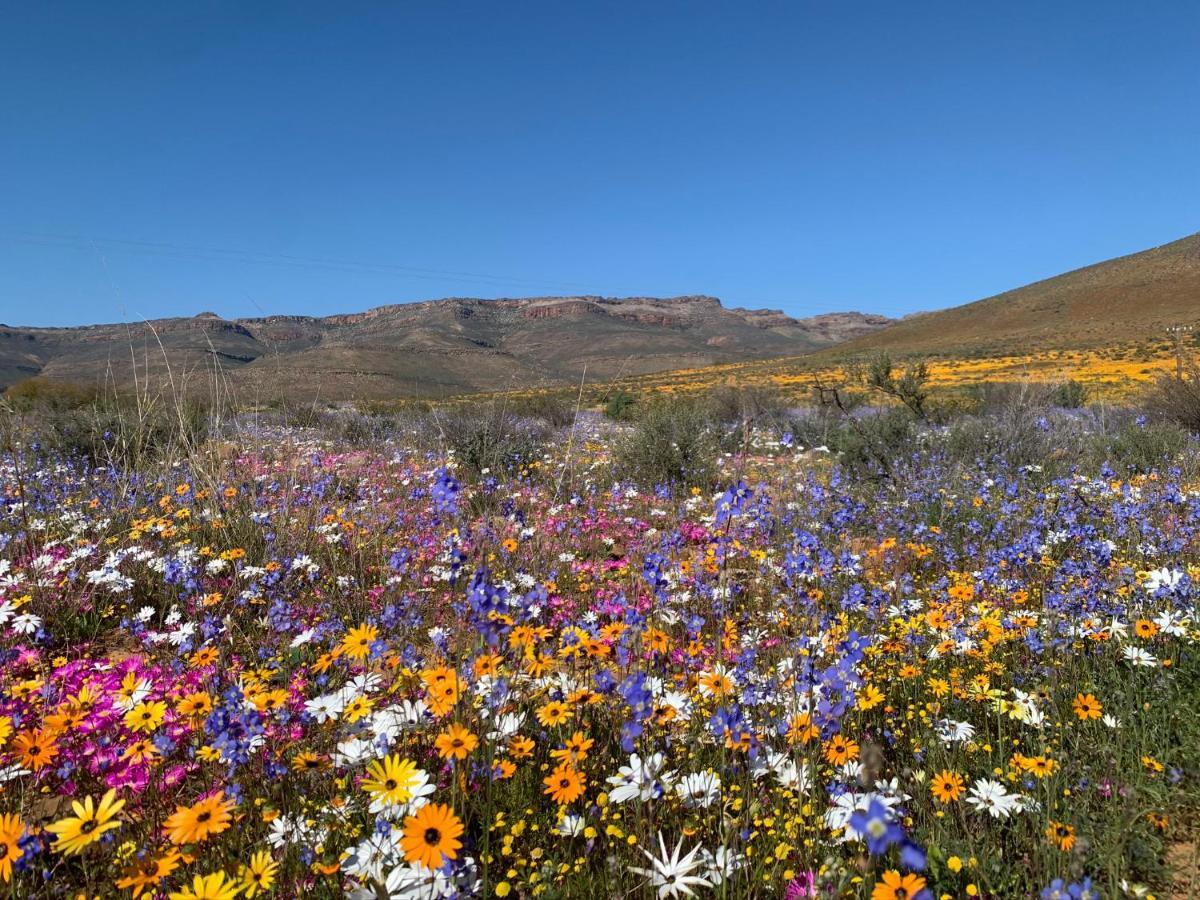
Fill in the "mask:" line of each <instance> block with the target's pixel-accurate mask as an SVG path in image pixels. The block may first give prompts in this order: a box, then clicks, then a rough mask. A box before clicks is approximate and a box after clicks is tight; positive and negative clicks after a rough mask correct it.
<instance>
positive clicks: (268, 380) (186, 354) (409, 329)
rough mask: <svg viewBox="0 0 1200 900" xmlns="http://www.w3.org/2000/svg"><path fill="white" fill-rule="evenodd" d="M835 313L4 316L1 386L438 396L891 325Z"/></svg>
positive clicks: (786, 351)
mask: <svg viewBox="0 0 1200 900" xmlns="http://www.w3.org/2000/svg"><path fill="white" fill-rule="evenodd" d="M890 321H891V320H889V319H886V318H884V317H883V316H871V315H864V314H860V313H833V314H829V315H823V316H815V317H813V318H809V319H793V318H791V317H789V316H786V315H784V314H783V313H781V312H778V311H773V310H744V309H726V308H725V307H723V306H722V305H721V302H720V301H719V300H717V299H716V298H714V297H705V296H692V297H675V298H670V299H657V298H650V297H633V298H625V299H610V298H603V297H537V298H527V299H511V300H510V299H505V300H478V299H471V298H450V299H446V300H433V301H427V302H422V303H409V304H397V305H392V306H383V307H379V308H377V309H372V310H369V311H367V312H362V313H352V314H346V315H334V316H326V317H321V318H316V317H308V316H270V317H266V318H252V319H237V320H225V319H222V318H220V317H218V316H216V315H214V314H212V313H202V314H200V315H198V316H195V317H191V318H173V319H160V320H155V321H150V322H141V323H130V324H114V325H88V326H82V327H77V328H21V327H15V326H7V325H0V386H3V387H7V386H9V385H11V384H14V383H16V382H17V381H20V380H22V379H24V378H29V377H33V376H43V377H47V378H54V379H61V380H69V381H74V382H84V383H86V382H92V381H97V380H110V381H113V382H116V383H122V384H127V383H131V382H132V381H133V379H134V376H135V373H136V374H137V376H138V377H142V376H144V375H149V376H150V377H151V378H152V379H160V378H164V377H165V376H166V375H167V372H168V369H169V370H170V374H171V377H172V378H173V379H174V380H175V381H176V383H182V382H187V383H189V384H192V385H203V384H204V383H205V382H206V381H207V380H209V379H210V378H211V377H213V374H214V373H219V374H220V377H221V378H223V379H227V380H228V382H229V383H230V384H231V385H232V387H233V388H234V389H235V390H236V391H238V392H239V393H240V394H241V395H242V396H243V397H245V398H247V399H250V398H253V397H256V396H260V397H264V398H265V397H272V398H273V397H276V396H280V395H283V396H289V397H294V398H304V399H311V398H320V399H322V400H339V399H372V398H390V397H406V396H407V397H440V396H448V395H452V394H461V393H469V392H475V391H488V390H500V389H517V388H527V387H549V386H557V385H564V384H570V383H574V382H578V381H579V379H580V378H581V377H582V376H583V374H584V372H585V369H586V373H587V378H588V380H589V381H594V380H601V379H611V378H618V377H622V376H627V375H640V374H647V373H653V372H661V371H667V370H671V369H680V368H687V367H696V366H705V365H712V364H718V363H728V362H737V361H743V360H752V359H764V358H769V357H777V356H792V355H796V354H803V353H808V352H812V351H814V350H818V349H821V348H823V347H827V346H830V345H832V344H834V343H838V342H840V341H844V340H848V339H850V338H854V337H858V336H860V335H862V334H865V333H868V332H870V331H873V330H875V329H878V328H880V327H883V326H885V325H887V324H889V323H890Z"/></svg>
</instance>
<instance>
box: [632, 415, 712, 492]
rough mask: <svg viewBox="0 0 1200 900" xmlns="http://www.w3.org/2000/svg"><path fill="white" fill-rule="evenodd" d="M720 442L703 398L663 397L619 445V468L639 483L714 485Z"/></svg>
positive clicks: (639, 419)
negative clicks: (665, 398)
mask: <svg viewBox="0 0 1200 900" xmlns="http://www.w3.org/2000/svg"><path fill="white" fill-rule="evenodd" d="M719 441H720V433H719V429H718V427H717V423H716V422H715V421H714V419H713V415H712V410H711V408H709V406H708V405H707V404H705V403H704V402H703V401H698V400H658V401H656V402H654V403H651V404H650V405H649V406H647V407H646V408H645V409H644V410H643V411H642V414H641V415H640V416H639V418H638V420H637V423H636V424H635V425H634V427H633V430H632V431H631V432H630V433H629V434H627V435H625V436H624V437H623V438H622V439H621V440H620V441H619V443H618V444H617V447H616V460H617V468H618V471H619V472H620V473H621V474H622V476H623V477H625V478H629V479H631V480H634V481H637V482H638V483H639V484H642V485H646V486H653V485H656V484H679V485H699V486H709V485H711V484H712V482H713V478H714V477H715V472H716V468H715V461H716V454H717V451H718V446H719Z"/></svg>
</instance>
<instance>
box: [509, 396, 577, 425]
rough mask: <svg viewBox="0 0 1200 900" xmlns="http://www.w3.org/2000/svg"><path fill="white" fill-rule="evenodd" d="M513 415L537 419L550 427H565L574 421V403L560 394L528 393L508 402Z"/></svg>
mask: <svg viewBox="0 0 1200 900" xmlns="http://www.w3.org/2000/svg"><path fill="white" fill-rule="evenodd" d="M509 409H511V410H512V412H513V413H514V414H515V415H518V416H527V417H529V418H531V419H539V420H541V421H543V422H545V423H546V424H547V425H549V426H551V427H552V428H565V427H566V426H568V425H570V424H571V423H572V422H574V421H575V411H576V410H575V403H574V402H573V401H568V400H567V399H566V397H564V396H563V395H561V394H552V393H543V394H528V395H525V396H522V397H517V398H515V399H513V400H512V401H511V402H510V403H509Z"/></svg>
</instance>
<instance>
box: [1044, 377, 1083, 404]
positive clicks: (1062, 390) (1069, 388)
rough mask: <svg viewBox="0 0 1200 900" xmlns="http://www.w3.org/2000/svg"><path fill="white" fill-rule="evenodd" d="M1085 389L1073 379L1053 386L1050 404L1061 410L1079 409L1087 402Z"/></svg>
mask: <svg viewBox="0 0 1200 900" xmlns="http://www.w3.org/2000/svg"><path fill="white" fill-rule="evenodd" d="M1087 395H1088V390H1087V387H1086V386H1085V385H1083V384H1081V383H1080V382H1078V381H1076V380H1075V379H1074V378H1071V379H1068V380H1067V381H1064V382H1063V383H1062V384H1059V385H1055V387H1054V392H1053V394H1052V396H1051V402H1052V403H1053V404H1054V405H1055V406H1060V407H1062V408H1063V409H1079V408H1080V407H1082V406H1083V405H1084V403H1086V402H1087Z"/></svg>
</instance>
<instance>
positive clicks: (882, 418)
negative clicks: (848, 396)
mask: <svg viewBox="0 0 1200 900" xmlns="http://www.w3.org/2000/svg"><path fill="white" fill-rule="evenodd" d="M916 435H917V428H916V418H915V416H914V415H913V414H912V413H911V412H909V411H908V409H906V408H901V407H890V408H888V409H884V410H881V411H879V412H873V413H868V414H866V415H863V416H852V417H847V418H846V419H845V421H843V422H842V424H841V426H840V427H839V428H837V429H836V430H833V431H831V432H830V433H829V443H828V446H829V449H830V450H832V451H834V452H835V453H837V454H838V460H839V462H840V463H841V465H842V467H843V468H845V469H846V470H848V471H849V473H850V474H852V475H855V476H859V477H862V476H867V477H871V478H880V477H891V476H892V475H893V474H894V473H895V470H896V467H897V466H896V464H897V463H899V462H903V461H905V460H907V459H908V458H909V457H910V456H911V455H912V451H913V449H914V444H915V441H916Z"/></svg>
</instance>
